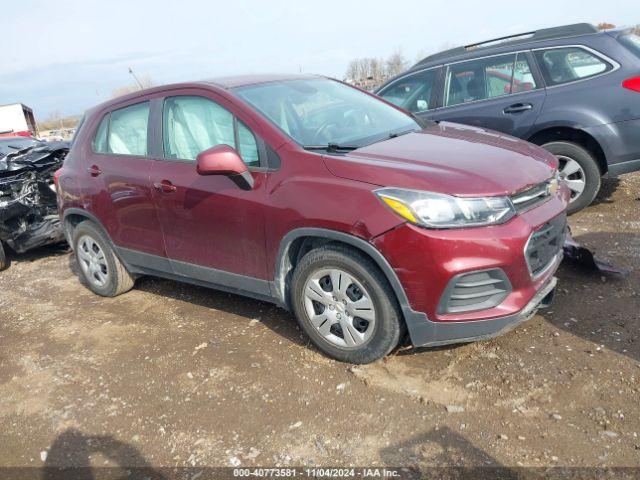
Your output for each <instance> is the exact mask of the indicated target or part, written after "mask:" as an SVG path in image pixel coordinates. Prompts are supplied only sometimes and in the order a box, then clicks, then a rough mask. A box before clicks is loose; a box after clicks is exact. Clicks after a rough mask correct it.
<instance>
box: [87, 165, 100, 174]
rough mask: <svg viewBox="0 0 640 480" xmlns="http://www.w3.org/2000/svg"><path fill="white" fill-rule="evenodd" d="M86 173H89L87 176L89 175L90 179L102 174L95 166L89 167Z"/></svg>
mask: <svg viewBox="0 0 640 480" xmlns="http://www.w3.org/2000/svg"><path fill="white" fill-rule="evenodd" d="M87 172H89V175H91V176H92V177H97V176H98V175H100V174H101V173H102V170H100V167H99V166H97V165H91V166H90V167H89V168H87Z"/></svg>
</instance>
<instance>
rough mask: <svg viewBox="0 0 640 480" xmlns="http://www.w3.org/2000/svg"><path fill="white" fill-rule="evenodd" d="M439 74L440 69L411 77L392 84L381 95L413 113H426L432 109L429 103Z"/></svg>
mask: <svg viewBox="0 0 640 480" xmlns="http://www.w3.org/2000/svg"><path fill="white" fill-rule="evenodd" d="M437 72H438V69H433V70H427V71H424V72H418V73H415V74H413V75H409V76H407V77H404V78H403V79H401V80H398V81H397V82H395V83H393V84H391V85H390V86H389V87H388V88H386V89H385V90H384V92H381V93H380V94H379V95H380V96H381V97H382V98H384V99H385V100H386V101H388V102H391V103H393V104H395V105H398V106H399V107H402V108H404V109H406V110H409V111H410V112H412V113H419V112H424V111H426V110H429V108H431V106H430V105H429V103H430V101H431V91H432V89H433V84H434V83H435V80H436V73H437Z"/></svg>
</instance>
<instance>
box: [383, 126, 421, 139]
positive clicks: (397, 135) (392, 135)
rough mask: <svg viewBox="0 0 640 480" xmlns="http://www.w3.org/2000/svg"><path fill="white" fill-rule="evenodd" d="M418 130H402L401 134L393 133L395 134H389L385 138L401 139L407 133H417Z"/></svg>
mask: <svg viewBox="0 0 640 480" xmlns="http://www.w3.org/2000/svg"><path fill="white" fill-rule="evenodd" d="M417 131H418V130H416V129H415V128H411V129H409V130H404V131H402V132H395V133H390V134H389V136H388V137H387V138H396V137H401V136H402V135H406V134H407V133H413V132H417Z"/></svg>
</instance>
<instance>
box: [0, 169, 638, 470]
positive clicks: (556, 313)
mask: <svg viewBox="0 0 640 480" xmlns="http://www.w3.org/2000/svg"><path fill="white" fill-rule="evenodd" d="M603 190H604V191H603V193H602V194H601V196H600V197H599V199H598V201H597V202H596V203H595V204H594V205H592V206H591V207H589V208H588V209H586V210H585V211H583V212H581V213H579V214H577V215H575V216H573V217H571V219H570V223H571V225H572V228H573V233H574V236H575V237H576V238H577V239H578V240H579V241H580V242H582V243H583V244H585V245H587V246H589V247H591V248H592V249H593V250H595V251H596V252H597V253H598V255H599V256H600V258H603V259H606V260H609V261H611V262H613V263H614V264H616V265H618V266H624V267H628V268H632V269H634V271H633V272H632V273H631V275H630V276H629V277H628V278H626V279H624V280H616V279H611V278H605V277H601V276H600V275H599V274H597V273H590V272H585V271H581V270H580V269H578V268H577V267H571V266H567V265H563V266H562V267H561V269H560V271H559V273H558V276H559V278H560V282H559V289H558V291H557V295H556V299H555V303H554V305H553V307H552V308H551V309H550V310H546V311H543V312H541V313H540V314H538V315H536V316H535V317H534V318H533V319H532V320H530V321H529V322H527V323H525V324H523V325H522V326H520V327H519V328H517V329H515V330H514V331H512V332H510V333H508V334H506V335H504V336H502V337H500V338H497V339H493V340H490V341H485V342H478V343H473V344H467V345H462V346H455V347H446V348H438V349H414V350H402V351H399V352H396V354H395V355H394V356H391V357H388V358H387V359H385V360H384V361H380V362H378V363H375V364H373V365H367V366H357V367H356V366H350V365H346V364H342V363H338V362H335V361H332V360H330V359H328V358H326V357H324V356H323V355H322V354H320V353H319V352H317V351H316V350H315V349H314V348H313V347H312V346H311V345H309V344H308V342H307V340H306V338H305V337H304V336H303V335H302V334H301V332H300V330H298V328H297V326H296V324H295V320H294V319H293V317H292V316H291V315H290V314H288V313H286V312H284V311H282V310H280V309H277V308H276V307H273V306H271V305H269V304H266V303H261V302H257V301H253V300H249V299H246V298H242V297H238V296H234V295H229V294H225V293H220V292H216V291H212V290H207V289H204V288H197V287H192V286H187V285H183V284H179V283H175V282H171V281H165V280H159V279H152V278H145V279H141V280H140V281H139V282H138V283H137V286H136V288H135V289H134V290H133V291H131V292H129V293H127V294H125V295H123V296H120V297H118V298H115V299H105V298H101V297H98V296H95V295H93V294H92V293H91V292H89V291H88V290H86V289H85V288H83V287H82V286H81V285H80V283H79V282H78V280H77V278H76V276H75V273H74V269H75V266H74V260H73V256H72V255H70V254H69V253H67V252H64V251H60V250H55V249H45V250H40V251H37V252H35V253H32V254H30V255H27V256H21V257H16V258H14V259H13V263H12V265H11V267H10V268H9V270H7V271H5V272H3V273H0V292H2V294H1V297H0V321H1V327H0V466H35V467H42V466H43V465H45V464H46V465H91V466H94V467H97V466H103V465H130V466H131V465H138V466H149V467H150V468H151V467H152V468H159V467H173V466H237V465H240V466H255V465H262V466H274V465H281V466H287V465H297V466H302V465H319V466H322V465H325V466H328V465H332V466H346V465H354V466H369V465H379V466H384V465H388V466H407V467H420V468H424V467H429V466H443V465H447V466H451V465H463V466H506V467H517V466H538V467H540V466H579V467H593V466H606V467H617V466H628V467H640V438H638V435H639V434H640V403H639V402H638V391H639V386H640V384H639V382H638V378H639V377H640V341H639V340H638V334H639V333H640V275H639V273H638V272H639V270H638V269H639V268H640V235H639V234H640V214H639V213H638V210H639V209H640V198H638V197H639V195H640V193H639V192H640V174H634V175H628V176H625V177H623V178H622V179H621V180H620V181H619V182H618V181H613V180H608V181H606V182H605V185H604V189H603Z"/></svg>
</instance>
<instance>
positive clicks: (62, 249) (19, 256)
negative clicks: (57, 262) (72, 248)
mask: <svg viewBox="0 0 640 480" xmlns="http://www.w3.org/2000/svg"><path fill="white" fill-rule="evenodd" d="M4 249H5V253H6V255H7V266H6V269H9V268H11V264H12V263H22V262H36V261H38V260H41V259H44V258H47V257H55V256H59V255H64V254H66V253H68V252H69V245H67V244H66V243H57V244H55V245H45V246H43V247H38V248H34V249H33V250H29V251H27V252H24V253H16V252H14V251H13V250H12V249H11V248H9V247H8V246H7V245H4Z"/></svg>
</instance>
